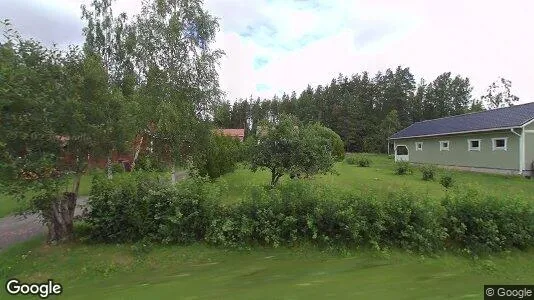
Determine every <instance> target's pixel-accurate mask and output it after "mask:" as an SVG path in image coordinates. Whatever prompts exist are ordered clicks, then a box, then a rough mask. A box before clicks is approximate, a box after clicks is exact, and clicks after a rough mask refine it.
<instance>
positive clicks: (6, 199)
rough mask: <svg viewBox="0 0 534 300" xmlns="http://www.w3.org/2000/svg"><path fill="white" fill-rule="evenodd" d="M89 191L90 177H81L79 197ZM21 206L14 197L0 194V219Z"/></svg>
mask: <svg viewBox="0 0 534 300" xmlns="http://www.w3.org/2000/svg"><path fill="white" fill-rule="evenodd" d="M90 190H91V176H89V175H86V176H83V177H82V180H81V182H80V191H79V195H80V196H88V195H89V192H90ZM27 196H28V197H29V196H30V194H28V195H27ZM22 205H23V203H20V201H17V199H16V198H15V197H13V196H10V195H6V194H1V193H0V218H2V217H5V216H9V215H11V214H13V213H15V212H16V211H17V210H19V209H20V208H21V206H22Z"/></svg>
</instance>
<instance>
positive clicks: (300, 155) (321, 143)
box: [247, 115, 341, 186]
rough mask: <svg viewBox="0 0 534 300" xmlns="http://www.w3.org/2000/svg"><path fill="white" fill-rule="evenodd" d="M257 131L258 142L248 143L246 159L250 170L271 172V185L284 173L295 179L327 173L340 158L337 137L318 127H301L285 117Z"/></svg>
mask: <svg viewBox="0 0 534 300" xmlns="http://www.w3.org/2000/svg"><path fill="white" fill-rule="evenodd" d="M260 129H261V130H260V131H259V132H258V136H257V141H256V142H249V143H248V145H249V147H250V148H249V149H248V151H247V152H248V157H249V159H250V162H251V169H252V170H253V171H256V170H258V169H263V168H266V169H268V170H270V171H271V185H272V186H274V185H276V183H277V182H278V180H279V179H280V178H281V177H282V176H283V175H284V174H288V175H290V176H291V177H292V178H294V177H310V176H313V175H315V174H324V173H327V172H330V171H331V170H332V168H333V165H334V162H335V160H336V155H337V159H339V158H340V157H341V153H340V152H339V141H340V139H339V136H337V137H336V134H335V133H334V132H332V131H331V130H328V129H327V128H324V127H322V126H321V125H319V124H311V125H302V124H301V122H300V121H299V120H298V119H297V118H296V117H294V116H291V115H284V116H281V117H280V119H279V120H278V121H277V122H263V123H262V124H261V127H260ZM336 145H338V146H336ZM336 149H337V150H336Z"/></svg>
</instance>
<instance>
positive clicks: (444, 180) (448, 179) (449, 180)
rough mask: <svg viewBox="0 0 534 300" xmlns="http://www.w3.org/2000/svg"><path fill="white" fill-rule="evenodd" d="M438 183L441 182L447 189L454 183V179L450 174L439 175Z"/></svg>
mask: <svg viewBox="0 0 534 300" xmlns="http://www.w3.org/2000/svg"><path fill="white" fill-rule="evenodd" d="M439 183H441V185H442V186H443V187H445V188H446V189H448V188H450V187H452V186H453V185H454V179H453V178H452V176H451V175H448V174H446V175H443V176H441V179H440V180H439Z"/></svg>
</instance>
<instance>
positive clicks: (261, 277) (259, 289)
mask: <svg viewBox="0 0 534 300" xmlns="http://www.w3.org/2000/svg"><path fill="white" fill-rule="evenodd" d="M39 243H40V240H36V241H32V242H29V243H26V244H23V245H19V246H16V247H14V248H11V249H9V250H8V251H7V252H6V253H3V254H2V256H1V257H0V275H2V276H0V278H1V277H4V278H5V277H15V278H19V279H21V280H24V281H25V282H42V281H46V280H47V279H49V278H53V279H54V280H55V281H56V282H59V283H61V284H62V285H63V286H64V289H65V290H64V294H63V297H65V298H66V299H148V298H153V299H213V298H217V299H274V298H283V299H323V298H326V297H330V298H334V299H429V298H432V299H451V298H452V299H460V298H462V299H481V298H482V288H483V285H484V284H503V283H508V284H512V283H518V284H519V283H524V284H525V283H532V282H533V281H534V273H533V272H532V270H533V269H534V260H533V259H532V258H533V257H534V252H529V253H515V252H512V253H506V254H502V255H499V256H495V257H486V258H484V259H478V260H473V259H469V258H464V257H458V256H452V255H448V254H446V255H441V256H438V257H433V258H429V257H423V256H418V255H412V254H407V253H402V252H396V251H391V252H373V251H368V250H362V251H358V252H345V253H343V254H340V253H332V252H322V251H319V250H317V249H314V248H307V247H301V248H293V249H284V248H282V249H264V248H258V249H252V250H251V251H238V250H223V249H217V248H211V247H208V246H204V245H191V246H181V247H180V246H166V247H162V246H160V247H155V248H153V249H152V250H151V251H150V252H148V253H146V252H141V251H139V250H135V249H137V248H134V246H130V245H93V246H89V245H83V244H76V245H63V246H58V247H49V246H39ZM0 293H5V291H4V290H3V289H2V292H0ZM3 296H5V294H0V298H4V297H3Z"/></svg>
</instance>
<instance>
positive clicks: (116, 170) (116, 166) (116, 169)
mask: <svg viewBox="0 0 534 300" xmlns="http://www.w3.org/2000/svg"><path fill="white" fill-rule="evenodd" d="M111 172H113V174H120V173H124V166H123V165H122V163H112V164H111Z"/></svg>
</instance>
